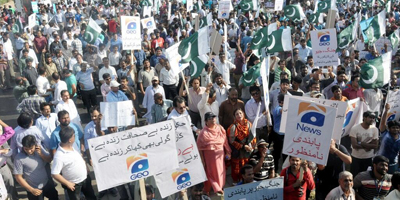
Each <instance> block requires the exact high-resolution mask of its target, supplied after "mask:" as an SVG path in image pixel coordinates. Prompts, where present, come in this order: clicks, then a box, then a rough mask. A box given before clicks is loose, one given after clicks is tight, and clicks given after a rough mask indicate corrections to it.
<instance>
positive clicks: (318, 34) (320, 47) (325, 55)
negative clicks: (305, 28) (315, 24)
mask: <svg viewBox="0 0 400 200" xmlns="http://www.w3.org/2000/svg"><path fill="white" fill-rule="evenodd" d="M310 35H311V45H312V47H313V48H312V55H313V59H314V65H315V66H337V65H339V59H338V54H337V53H336V49H337V38H336V30H335V29H322V30H316V31H311V33H310Z"/></svg>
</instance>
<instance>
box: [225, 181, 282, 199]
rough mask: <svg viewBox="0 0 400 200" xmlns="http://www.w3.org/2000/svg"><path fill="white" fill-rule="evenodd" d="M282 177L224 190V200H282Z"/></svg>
mask: <svg viewBox="0 0 400 200" xmlns="http://www.w3.org/2000/svg"><path fill="white" fill-rule="evenodd" d="M283 187H284V185H283V177H278V178H274V179H267V180H263V181H257V182H254V183H247V184H243V185H237V186H235V187H230V188H225V189H224V199H225V200H246V199H268V200H269V199H273V200H283Z"/></svg>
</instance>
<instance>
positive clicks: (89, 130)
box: [83, 121, 98, 150]
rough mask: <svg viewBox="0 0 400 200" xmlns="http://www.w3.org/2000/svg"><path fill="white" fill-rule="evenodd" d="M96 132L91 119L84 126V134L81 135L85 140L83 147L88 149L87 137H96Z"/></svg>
mask: <svg viewBox="0 0 400 200" xmlns="http://www.w3.org/2000/svg"><path fill="white" fill-rule="evenodd" d="M97 136H98V135H97V133H96V124H95V123H94V122H93V121H91V122H89V123H88V124H87V125H86V127H85V135H84V136H83V138H84V140H85V149H86V150H88V149H89V145H88V142H87V141H88V139H91V138H95V137H97Z"/></svg>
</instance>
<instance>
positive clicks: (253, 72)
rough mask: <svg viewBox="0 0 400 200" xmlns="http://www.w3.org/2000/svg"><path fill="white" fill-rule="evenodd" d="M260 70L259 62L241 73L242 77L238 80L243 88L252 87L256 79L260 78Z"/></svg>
mask: <svg viewBox="0 0 400 200" xmlns="http://www.w3.org/2000/svg"><path fill="white" fill-rule="evenodd" d="M260 68H261V62H260V63H258V64H257V65H254V66H253V67H251V68H250V69H249V70H247V71H246V72H244V73H243V76H242V77H241V78H240V79H241V82H242V83H243V85H244V86H252V85H253V84H254V82H256V80H257V79H258V77H260Z"/></svg>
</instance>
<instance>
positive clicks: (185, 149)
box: [154, 116, 207, 198]
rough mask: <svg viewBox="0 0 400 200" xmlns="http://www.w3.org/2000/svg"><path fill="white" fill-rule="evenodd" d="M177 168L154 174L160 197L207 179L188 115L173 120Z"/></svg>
mask: <svg viewBox="0 0 400 200" xmlns="http://www.w3.org/2000/svg"><path fill="white" fill-rule="evenodd" d="M173 123H174V124H175V133H176V150H177V151H178V160H179V168H178V169H175V170H171V171H168V172H163V173H161V174H157V175H156V176H154V178H155V179H156V183H157V187H158V189H159V190H160V194H161V197H162V198H165V197H167V196H169V195H172V194H175V193H177V192H179V191H181V190H184V189H187V188H189V187H192V186H194V185H197V184H199V183H202V182H204V181H206V180H207V176H206V173H205V171H204V167H203V163H202V162H201V157H200V154H199V150H198V149H197V145H196V141H195V139H194V137H193V133H192V129H191V127H190V124H191V123H190V119H189V116H186V117H180V118H177V119H174V120H173Z"/></svg>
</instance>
